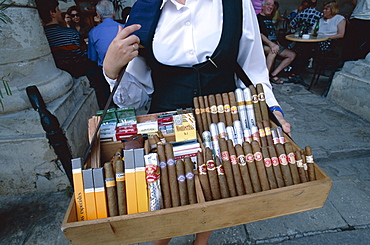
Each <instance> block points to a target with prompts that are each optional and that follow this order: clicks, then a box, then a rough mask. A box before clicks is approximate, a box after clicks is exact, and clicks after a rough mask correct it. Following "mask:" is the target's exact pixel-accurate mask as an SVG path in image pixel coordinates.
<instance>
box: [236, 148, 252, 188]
mask: <svg viewBox="0 0 370 245" xmlns="http://www.w3.org/2000/svg"><path fill="white" fill-rule="evenodd" d="M235 152H236V155H237V156H238V163H239V169H240V174H241V176H242V179H243V185H244V189H245V192H246V193H247V194H251V193H253V186H252V181H251V178H250V176H249V170H248V166H247V162H246V161H245V155H244V151H243V148H242V146H241V145H239V144H237V145H236V146H235Z"/></svg>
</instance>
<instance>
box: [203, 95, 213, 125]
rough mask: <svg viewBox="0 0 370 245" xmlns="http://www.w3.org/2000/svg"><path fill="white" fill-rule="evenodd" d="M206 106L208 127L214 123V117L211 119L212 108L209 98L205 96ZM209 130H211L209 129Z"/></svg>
mask: <svg viewBox="0 0 370 245" xmlns="http://www.w3.org/2000/svg"><path fill="white" fill-rule="evenodd" d="M203 101H204V106H205V108H206V117H207V125H208V127H209V125H210V124H211V123H212V117H211V108H210V105H209V101H208V96H203ZM208 130H209V129H208Z"/></svg>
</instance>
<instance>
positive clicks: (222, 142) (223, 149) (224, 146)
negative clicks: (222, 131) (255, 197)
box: [218, 138, 236, 197]
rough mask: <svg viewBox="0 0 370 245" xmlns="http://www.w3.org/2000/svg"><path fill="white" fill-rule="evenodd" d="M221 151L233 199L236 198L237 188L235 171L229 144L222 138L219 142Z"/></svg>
mask: <svg viewBox="0 0 370 245" xmlns="http://www.w3.org/2000/svg"><path fill="white" fill-rule="evenodd" d="M218 143H219V145H220V151H221V160H222V164H223V166H224V169H225V175H226V180H227V186H228V187H229V193H230V196H231V197H234V196H236V187H235V182H234V175H233V170H232V167H231V163H230V155H229V151H228V148H227V142H226V140H225V139H223V138H221V139H219V140H218Z"/></svg>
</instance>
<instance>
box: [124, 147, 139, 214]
mask: <svg viewBox="0 0 370 245" xmlns="http://www.w3.org/2000/svg"><path fill="white" fill-rule="evenodd" d="M123 154H124V158H125V175H126V176H125V177H126V181H125V182H126V203H127V213H128V214H135V213H137V212H138V210H137V194H136V174H135V156H134V150H133V149H130V150H124V152H123Z"/></svg>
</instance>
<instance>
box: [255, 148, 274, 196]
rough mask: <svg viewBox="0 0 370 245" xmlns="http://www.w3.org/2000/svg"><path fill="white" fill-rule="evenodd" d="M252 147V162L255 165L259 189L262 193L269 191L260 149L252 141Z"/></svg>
mask: <svg viewBox="0 0 370 245" xmlns="http://www.w3.org/2000/svg"><path fill="white" fill-rule="evenodd" d="M251 146H252V151H253V155H254V162H255V163H256V168H257V172H258V177H259V179H260V182H261V188H262V191H267V190H269V189H270V184H269V181H268V179H267V174H266V169H265V164H264V163H263V156H262V153H261V147H260V145H259V144H258V142H257V141H252V143H251Z"/></svg>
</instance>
